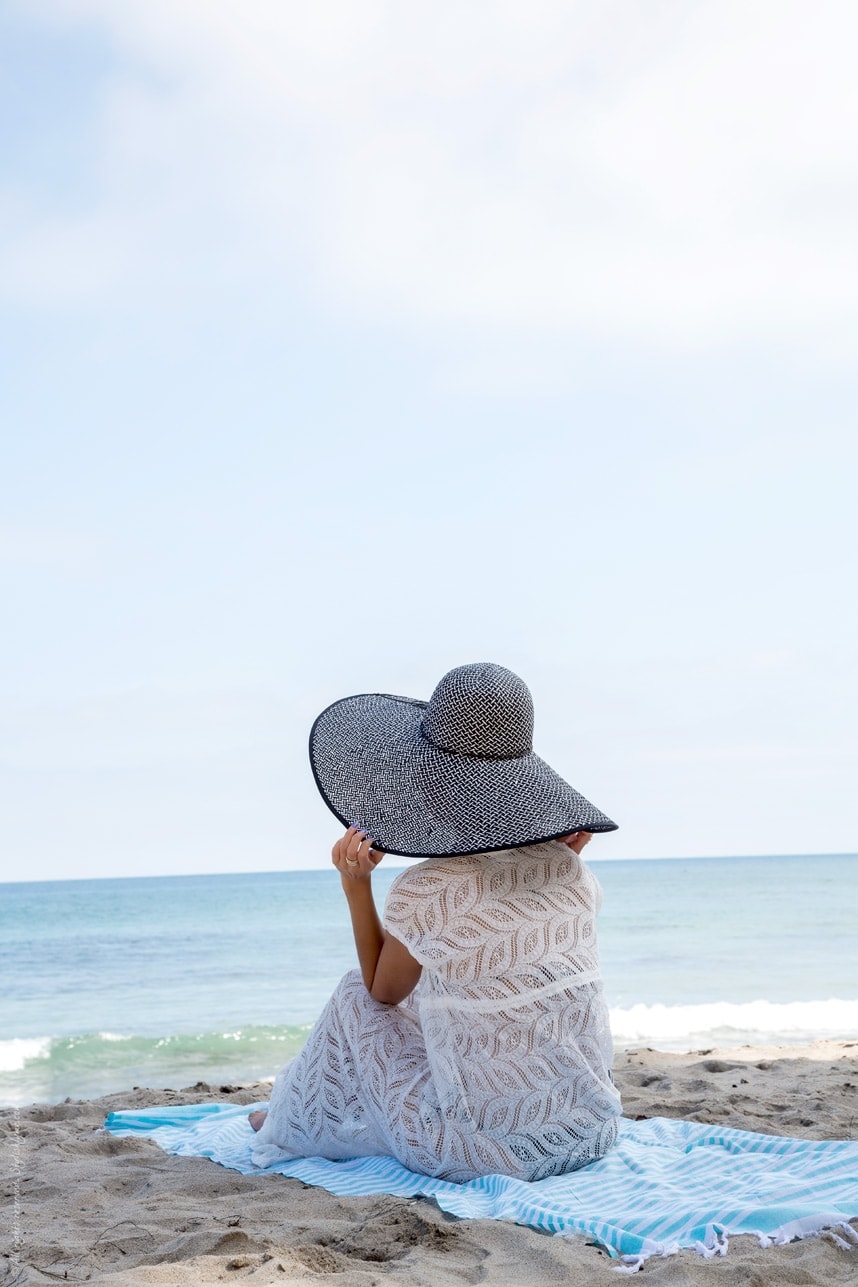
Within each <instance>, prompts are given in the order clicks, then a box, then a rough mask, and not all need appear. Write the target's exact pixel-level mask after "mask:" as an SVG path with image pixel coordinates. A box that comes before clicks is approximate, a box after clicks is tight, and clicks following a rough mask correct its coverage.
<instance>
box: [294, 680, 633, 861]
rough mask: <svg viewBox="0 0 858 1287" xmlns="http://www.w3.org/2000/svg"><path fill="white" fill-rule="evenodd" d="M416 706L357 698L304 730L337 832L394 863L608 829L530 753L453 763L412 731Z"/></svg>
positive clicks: (608, 823)
mask: <svg viewBox="0 0 858 1287" xmlns="http://www.w3.org/2000/svg"><path fill="white" fill-rule="evenodd" d="M426 706H427V703H426V702H423V701H418V700H415V699H414V698H410V697H395V696H394V695H393V694H391V693H359V694H357V695H356V696H354V697H344V698H342V699H341V700H340V701H337V702H334V703H333V704H332V705H331V706H328V707H327V708H326V709H325V710H323V711H322V713H321V715H319V717H318V718H317V720H316V721H315V723H314V724H313V727H312V729H311V730H310V764H311V767H312V770H313V776H314V777H315V779H316V785H317V787H318V788H319V791H320V793H321V795H322V798H323V800H324V801H325V803H326V804H327V806H328V808H329V809H330V810H331V812H332V813H333V814H334V815H335V817H337V818H338V819H339V820H340V822H341V823H343V825H344V826H351V825H353V824H356V825H358V826H360V827H362V828H363V829H364V830H365V831H366V832H367V834H368V835H369V836H370V838H371V839H372V840H374V841H375V843H376V845H377V847H378V848H379V849H382V850H384V851H385V853H393V854H399V855H401V856H402V857H404V858H433V857H445V856H448V855H451V854H472V853H490V852H492V851H493V850H501V849H518V848H521V847H522V846H524V845H534V844H538V843H539V842H540V841H544V840H555V839H556V838H557V837H558V836H565V835H568V834H569V833H570V832H573V831H592V832H603V831H616V829H617V824H616V823H615V822H613V821H612V820H611V819H610V818H609V817H607V815H606V814H604V813H602V812H601V810H599V809H597V808H596V807H595V805H592V804H591V803H590V801H589V800H587V799H585V798H584V796H583V795H581V793H580V792H579V791H576V790H575V788H574V787H571V786H570V785H569V783H568V782H566V781H564V779H563V778H561V777H560V775H559V774H558V773H555V771H554V769H552V768H551V767H550V765H548V764H546V763H545V761H544V760H541V759H540V758H539V756H538V755H534V754H532V753H531V754H529V755H522V756H517V757H516V758H514V759H508V760H489V759H480V758H477V757H474V756H465V755H456V754H452V753H450V752H449V751H444V750H442V749H440V748H439V747H437V746H435V745H433V743H432V742H430V741H429V740H428V738H426V737H425V735H424V734H423V731H422V719H423V712H424V711H425V709H426Z"/></svg>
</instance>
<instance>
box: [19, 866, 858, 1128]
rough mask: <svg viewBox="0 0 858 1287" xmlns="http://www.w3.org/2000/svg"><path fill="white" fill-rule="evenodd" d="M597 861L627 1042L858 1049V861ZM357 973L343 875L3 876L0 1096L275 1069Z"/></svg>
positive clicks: (172, 1083)
mask: <svg viewBox="0 0 858 1287" xmlns="http://www.w3.org/2000/svg"><path fill="white" fill-rule="evenodd" d="M590 866H591V867H592V870H593V871H594V872H595V873H596V875H597V876H598V878H599V880H600V882H601V884H602V887H603V890H604V905H603V909H602V915H601V917H600V919H599V941H600V946H601V958H602V972H603V977H604V981H605V988H606V992H607V997H608V1001H609V1005H610V1009H611V1023H612V1028H613V1033H614V1040H615V1044H616V1045H617V1046H629V1045H647V1046H652V1047H654V1048H656V1049H662V1050H689V1049H701V1048H709V1047H712V1046H715V1045H725V1044H729V1045H736V1044H742V1043H745V1042H751V1043H768V1042H773V1043H787V1044H791V1043H795V1044H801V1043H803V1042H808V1041H811V1040H813V1039H814V1038H817V1037H839V1038H847V1039H848V1038H858V896H856V895H858V855H833V856H832V855H824V854H819V855H812V856H802V857H763V858H761V857H754V858H698V859H690V860H687V861H685V860H680V859H669V860H668V859H664V860H657V859H652V860H639V861H634V862H631V861H629V862H617V861H611V862H598V861H594V862H593V863H591V864H590ZM397 870H398V869H397V868H396V867H394V866H393V865H387V864H385V865H384V866H383V867H380V868H379V870H378V872H377V873H376V875H375V877H374V885H375V888H376V892H377V901H378V902H379V904H381V903H382V902H383V899H384V895H385V894H386V892H387V889H388V887H389V885H390V882H391V880H392V879H393V877H394V876H395V874H396V871H397ZM355 964H356V958H355V954H354V947H353V944H352V937H351V930H350V926H349V920H348V914H347V911H346V906H345V901H344V899H343V897H342V893H341V891H340V888H339V880H338V877H337V876H336V873H335V872H334V871H333V870H331V869H329V870H327V871H305V872H278V873H271V872H268V873H257V874H241V875H232V876H224V875H221V876H172V877H152V878H128V879H115V880H80V881H50V882H39V883H15V884H0V980H2V982H0V1105H2V1106H4V1107H5V1106H10V1105H15V1104H26V1103H30V1102H32V1101H36V1100H41V1101H50V1102H56V1101H59V1100H62V1099H64V1098H66V1097H67V1096H71V1097H74V1098H77V1097H91V1096H94V1095H101V1094H107V1093H110V1092H112V1091H118V1090H124V1089H128V1088H130V1087H131V1086H143V1085H145V1086H157V1087H167V1086H169V1087H172V1088H174V1089H179V1088H180V1087H183V1086H187V1085H192V1084H193V1083H194V1082H196V1081H206V1082H209V1083H211V1084H217V1085H220V1084H236V1083H241V1082H244V1081H247V1080H249V1079H253V1078H260V1077H271V1076H273V1075H274V1074H275V1073H276V1071H277V1069H278V1068H279V1067H280V1066H281V1064H283V1063H284V1062H285V1061H286V1059H287V1058H289V1057H290V1056H291V1055H293V1054H295V1053H296V1052H297V1051H298V1050H299V1049H300V1047H301V1045H302V1044H303V1042H304V1040H305V1039H306V1036H307V1033H308V1032H309V1029H310V1027H311V1025H312V1024H313V1022H314V1021H315V1019H316V1017H317V1016H318V1014H319V1012H320V1011H321V1009H322V1006H323V1005H324V1003H325V1000H326V998H327V996H328V995H329V993H330V992H331V990H332V988H333V987H334V985H335V983H336V982H337V980H338V979H339V978H340V976H341V975H342V974H343V973H344V972H345V971H346V970H348V969H351V968H352V967H353V966H354V965H355Z"/></svg>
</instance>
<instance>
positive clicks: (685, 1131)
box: [105, 1104, 858, 1270]
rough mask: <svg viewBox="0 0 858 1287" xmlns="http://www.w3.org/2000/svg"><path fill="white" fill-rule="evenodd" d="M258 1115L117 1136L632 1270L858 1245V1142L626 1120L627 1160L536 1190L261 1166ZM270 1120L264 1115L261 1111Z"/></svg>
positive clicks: (217, 1115) (389, 1163)
mask: <svg viewBox="0 0 858 1287" xmlns="http://www.w3.org/2000/svg"><path fill="white" fill-rule="evenodd" d="M253 1107H254V1106H253V1105H236V1104H194V1105H185V1106H180V1107H157V1108H149V1109H145V1110H142V1111H134V1112H119V1113H111V1114H110V1116H109V1117H108V1118H107V1121H106V1123H105V1128H106V1129H107V1130H108V1131H111V1132H112V1133H113V1134H115V1135H126V1136H130V1135H139V1136H145V1137H147V1138H149V1139H152V1140H154V1141H155V1142H157V1143H158V1144H159V1145H160V1146H161V1148H162V1149H164V1150H165V1151H166V1152H168V1153H175V1154H179V1155H181V1156H185V1157H188V1156H190V1157H208V1158H211V1160H212V1161H213V1162H218V1163H219V1164H220V1165H221V1166H226V1167H229V1168H230V1169H232V1170H235V1171H241V1172H242V1173H244V1174H256V1175H258V1174H269V1173H275V1172H276V1173H278V1174H280V1175H286V1176H291V1177H293V1178H295V1179H298V1180H302V1181H303V1182H304V1183H305V1184H314V1185H318V1186H320V1187H321V1188H324V1189H327V1190H328V1191H329V1192H331V1193H335V1194H337V1195H338V1196H341V1197H346V1196H357V1195H366V1194H377V1193H388V1194H394V1195H396V1196H400V1197H418V1196H422V1197H431V1198H434V1199H435V1201H436V1202H437V1203H438V1205H439V1206H440V1207H441V1208H442V1209H443V1210H444V1211H448V1212H450V1213H451V1214H452V1215H456V1216H461V1217H466V1218H469V1219H475V1218H477V1219H491V1220H512V1221H515V1222H516V1223H517V1224H525V1225H531V1226H533V1227H534V1228H536V1229H542V1230H544V1231H546V1232H548V1233H554V1234H561V1235H566V1236H573V1235H576V1234H580V1235H583V1236H585V1237H586V1238H587V1239H588V1240H590V1241H592V1242H595V1243H598V1244H599V1245H600V1246H603V1247H605V1248H606V1249H607V1250H608V1251H609V1252H610V1254H611V1255H612V1256H614V1257H617V1258H619V1260H620V1262H621V1264H622V1265H623V1267H625V1268H628V1269H630V1270H631V1269H636V1268H638V1267H639V1266H640V1265H641V1264H642V1263H643V1262H644V1260H646V1259H647V1258H648V1257H650V1256H654V1255H660V1256H665V1255H670V1254H671V1253H672V1252H674V1251H677V1250H679V1248H680V1247H693V1248H695V1249H696V1250H697V1251H699V1252H700V1253H701V1254H703V1255H707V1256H713V1255H723V1254H724V1253H725V1251H726V1250H727V1240H728V1238H729V1236H730V1235H731V1234H740V1233H750V1234H755V1235H756V1236H757V1237H758V1238H759V1240H760V1242H761V1244H762V1245H763V1246H769V1245H771V1244H772V1243H780V1242H788V1241H790V1240H791V1239H793V1238H796V1237H807V1236H808V1235H810V1234H814V1233H818V1232H820V1231H821V1230H822V1229H825V1228H830V1229H835V1230H838V1231H839V1233H838V1234H837V1235H835V1236H836V1237H837V1240H838V1241H839V1242H840V1243H841V1245H844V1246H845V1245H854V1244H855V1243H858V1235H856V1233H855V1230H854V1229H853V1228H852V1227H851V1226H850V1225H849V1224H848V1221H850V1220H853V1219H855V1218H858V1142H854V1141H836V1140H835V1141H831V1140H826V1141H816V1140H800V1139H785V1138H781V1137H779V1136H774V1135H758V1134H754V1133H751V1132H749V1131H739V1130H734V1129H732V1128H730V1127H727V1126H707V1125H702V1124H701V1123H699V1122H683V1121H674V1120H670V1119H667V1118H650V1119H648V1120H646V1121H641V1122H632V1121H628V1120H626V1119H623V1121H622V1123H621V1128H620V1136H619V1140H618V1142H617V1145H616V1146H615V1148H613V1149H612V1150H611V1152H610V1153H608V1154H607V1155H606V1156H605V1157H603V1158H600V1159H599V1161H597V1162H593V1163H592V1164H591V1165H589V1166H587V1167H584V1168H583V1169H582V1170H580V1171H574V1172H572V1174H570V1175H562V1176H553V1177H551V1178H549V1179H546V1180H540V1181H539V1182H537V1183H535V1184H527V1183H525V1182H523V1181H521V1180H513V1179H510V1178H509V1177H508V1176H504V1175H488V1176H484V1177H482V1178H481V1179H478V1180H471V1181H470V1182H469V1183H467V1184H452V1183H450V1182H448V1181H446V1180H436V1179H432V1178H430V1177H428V1176H425V1175H415V1174H414V1173H413V1172H411V1171H407V1170H406V1169H405V1168H404V1167H403V1166H400V1165H399V1163H398V1162H396V1161H394V1160H393V1159H392V1158H386V1157H362V1158H355V1159H353V1160H351V1161H348V1162H329V1161H327V1160H326V1159H324V1158H317V1157H316V1158H298V1159H294V1160H291V1161H288V1160H287V1161H283V1160H278V1161H277V1162H276V1163H274V1164H272V1165H270V1166H267V1167H258V1166H255V1165H254V1164H253V1162H252V1161H251V1148H252V1145H253V1142H254V1140H255V1136H254V1134H253V1131H252V1130H251V1127H250V1124H249V1122H248V1120H247V1114H248V1112H250V1111H251V1110H252V1108H253ZM257 1107H260V1108H264V1107H265V1105H264V1104H260V1105H257Z"/></svg>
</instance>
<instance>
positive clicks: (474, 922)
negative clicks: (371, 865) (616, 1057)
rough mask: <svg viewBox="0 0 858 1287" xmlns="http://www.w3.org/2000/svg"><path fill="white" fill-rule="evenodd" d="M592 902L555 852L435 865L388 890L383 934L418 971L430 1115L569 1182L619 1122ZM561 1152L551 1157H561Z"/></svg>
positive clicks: (540, 849)
mask: <svg viewBox="0 0 858 1287" xmlns="http://www.w3.org/2000/svg"><path fill="white" fill-rule="evenodd" d="M600 902H601V890H600V888H599V884H598V882H597V881H596V879H595V877H594V876H593V875H592V873H591V872H590V871H589V870H588V868H587V867H586V866H585V864H584V863H583V862H582V860H581V859H580V858H579V857H578V855H577V854H575V853H574V852H572V851H571V850H570V849H568V848H567V847H566V846H565V845H562V844H560V843H558V842H556V841H548V842H545V843H542V844H539V845H532V846H529V847H528V848H526V849H519V850H507V851H504V852H501V853H495V854H475V855H469V856H467V857H460V858H434V859H429V860H428V861H426V862H424V863H421V864H420V865H419V866H417V867H413V868H411V869H409V870H408V871H406V872H403V874H402V875H401V876H399V877H397V879H396V881H394V883H393V885H392V886H391V889H390V893H389V895H388V899H387V903H386V907H385V925H386V927H387V928H388V930H389V931H390V933H392V934H394V935H396V937H397V938H399V939H400V940H401V941H402V942H404V943H405V944H406V946H407V947H408V949H409V951H410V952H411V953H412V955H413V956H414V957H415V958H416V959H417V960H418V961H420V963H421V964H422V966H423V974H422V976H421V979H420V983H419V985H418V988H417V991H416V993H415V998H414V1000H415V1002H416V1006H417V1010H418V1013H419V1017H420V1026H421V1028H422V1031H423V1036H424V1039H425V1043H426V1054H427V1059H428V1063H429V1067H430V1069H431V1074H432V1084H433V1090H434V1096H435V1098H436V1099H437V1107H438V1109H439V1110H440V1111H441V1113H442V1114H443V1116H444V1118H445V1119H446V1121H447V1122H448V1123H450V1122H456V1123H457V1124H458V1125H459V1127H460V1128H463V1129H465V1130H472V1131H475V1132H477V1133H479V1134H485V1135H488V1136H491V1137H494V1138H495V1139H504V1140H507V1141H512V1140H513V1138H514V1139H515V1148H516V1150H517V1153H518V1156H519V1158H520V1160H521V1161H524V1160H525V1158H526V1157H529V1158H531V1159H532V1160H533V1163H534V1165H538V1164H539V1163H540V1162H544V1163H548V1169H547V1170H546V1172H545V1173H550V1172H551V1170H553V1169H555V1166H553V1165H552V1164H551V1162H550V1161H549V1158H551V1157H553V1159H554V1164H555V1165H556V1169H567V1168H566V1167H564V1166H563V1163H562V1154H563V1152H564V1150H568V1152H569V1154H570V1155H572V1154H574V1153H576V1152H577V1151H578V1149H579V1148H580V1147H581V1146H584V1147H586V1141H587V1140H588V1139H590V1138H593V1139H595V1137H601V1135H602V1133H603V1129H604V1127H605V1125H606V1124H607V1123H610V1122H611V1121H613V1119H614V1118H616V1117H618V1116H619V1113H620V1102H619V1096H618V1095H617V1092H616V1091H615V1089H614V1086H613V1083H612V1081H611V1078H610V1071H609V1070H610V1066H611V1058H612V1045H611V1036H610V1028H609V1025H608V1015H607V1008H606V1006H605V1002H604V997H603V994H602V987H601V982H600V978H599V960H598V948H597V942H596V934H595V916H596V912H597V911H598V908H599V904H600ZM558 1150H559V1154H560V1155H558Z"/></svg>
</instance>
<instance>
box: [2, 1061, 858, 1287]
mask: <svg viewBox="0 0 858 1287" xmlns="http://www.w3.org/2000/svg"><path fill="white" fill-rule="evenodd" d="M615 1075H616V1079H617V1083H618V1085H619V1087H620V1090H621V1092H622V1095H623V1104H624V1110H625V1113H626V1115H627V1116H629V1117H636V1116H639V1115H640V1116H648V1117H653V1116H664V1117H683V1118H690V1119H692V1120H695V1121H704V1122H721V1123H725V1124H727V1125H730V1126H737V1127H742V1128H745V1129H748V1130H756V1131H765V1132H769V1133H772V1134H780V1135H795V1136H802V1137H804V1138H807V1139H855V1138H856V1137H858V1042H818V1043H816V1044H814V1045H812V1046H802V1047H779V1048H774V1047H750V1046H743V1047H741V1048H739V1049H734V1050H707V1051H696V1052H693V1053H690V1054H664V1053H658V1052H654V1051H652V1050H628V1051H625V1052H622V1053H621V1054H620V1055H619V1056H618V1058H617V1061H616V1068H615ZM268 1090H269V1087H268V1085H267V1084H265V1083H257V1084H255V1085H246V1086H241V1087H227V1086H224V1087H218V1086H211V1087H209V1086H205V1085H203V1084H202V1083H199V1084H198V1085H197V1086H195V1087H192V1088H186V1089H182V1090H164V1089H151V1090H150V1089H146V1090H143V1089H136V1090H133V1091H129V1092H126V1093H123V1094H116V1095H108V1096H105V1097H104V1098H101V1099H96V1100H83V1101H81V1100H67V1101H66V1102H65V1103H62V1104H54V1105H34V1106H32V1107H30V1108H26V1109H20V1110H11V1109H7V1110H4V1111H3V1112H2V1113H0V1139H2V1168H0V1171H2V1194H3V1208H2V1215H0V1250H2V1253H3V1254H2V1256H0V1284H4V1287H5V1285H7V1284H25V1283H57V1282H72V1283H74V1282H95V1283H104V1284H111V1285H113V1287H132V1285H136V1284H152V1285H153V1287H155V1285H157V1287H172V1285H173V1284H175V1285H176V1287H180V1285H182V1284H195V1285H199V1284H209V1283H211V1284H214V1283H241V1282H245V1281H247V1282H249V1283H252V1284H254V1285H259V1287H262V1285H263V1284H268V1283H277V1284H303V1285H305V1287H309V1285H310V1284H314V1285H315V1287H318V1285H319V1284H320V1283H322V1282H325V1281H326V1280H329V1281H331V1282H332V1284H336V1287H371V1285H372V1284H377V1285H378V1287H387V1285H390V1287H393V1285H394V1284H403V1285H405V1284H407V1285H408V1287H424V1285H425V1287H446V1285H447V1284H462V1283H489V1284H498V1287H504V1285H508V1287H524V1285H525V1284H539V1287H553V1285H554V1284H561V1283H562V1284H564V1285H565V1287H583V1284H595V1285H596V1287H598V1284H601V1283H604V1284H613V1285H615V1284H616V1283H617V1282H622V1281H624V1279H623V1278H622V1277H618V1276H617V1272H616V1269H615V1267H614V1262H612V1261H611V1260H610V1259H609V1257H608V1256H607V1255H606V1254H605V1253H604V1252H603V1251H600V1250H599V1249H598V1248H597V1247H594V1246H590V1245H588V1244H587V1243H586V1242H585V1241H584V1240H582V1239H566V1238H556V1237H550V1236H548V1235H546V1234H542V1233H537V1232H536V1231H534V1230H531V1229H526V1228H522V1227H520V1226H518V1225H514V1224H509V1223H504V1222H502V1221H494V1220H456V1219H455V1218H453V1217H450V1216H447V1215H444V1214H443V1213H442V1212H441V1211H440V1210H439V1209H438V1207H437V1206H435V1204H434V1203H433V1202H430V1201H426V1200H424V1199H412V1200H403V1199H399V1198H389V1197H372V1198H336V1197H333V1196H331V1195H330V1194H328V1193H326V1192H325V1191H324V1190H322V1189H315V1188H309V1187H307V1186H305V1185H304V1184H302V1183H300V1182H299V1181H297V1180H287V1179H284V1178H282V1177H280V1176H258V1177H254V1176H242V1175H239V1174H237V1173H236V1172H233V1171H227V1170H224V1169H223V1168H222V1167H219V1166H216V1165H215V1164H214V1163H211V1162H208V1161H205V1160H203V1159H196V1158H180V1157H170V1156H167V1155H166V1154H164V1153H162V1152H161V1150H160V1149H159V1148H158V1147H157V1146H156V1145H155V1144H153V1143H152V1142H151V1141H147V1140H137V1139H117V1138H115V1137H114V1136H111V1135H107V1134H105V1133H103V1132H100V1130H99V1128H100V1127H101V1125H102V1123H103V1121H104V1117H105V1115H106V1113H107V1112H109V1111H110V1110H111V1109H119V1108H142V1107H145V1106H147V1105H150V1104H156V1103H171V1102H173V1103H192V1102H197V1101H200V1100H211V1099H218V1100H224V1101H230V1102H233V1103H252V1102H254V1101H256V1100H258V1099H265V1098H266V1097H267V1094H268ZM855 1226H856V1228H858V1221H856V1222H855ZM645 1280H650V1281H653V1282H655V1281H658V1282H662V1283H666V1284H675V1285H679V1284H703V1283H706V1284H718V1285H719V1287H740V1284H741V1287H756V1285H757V1284H768V1283H771V1284H810V1285H811V1287H812V1285H813V1284H819V1285H820V1287H822V1284H825V1285H826V1287H828V1284H839V1283H844V1284H845V1283H852V1284H855V1283H856V1282H858V1249H855V1250H851V1251H846V1250H843V1249H842V1248H841V1247H839V1246H837V1245H836V1243H835V1242H834V1240H833V1239H832V1238H831V1237H830V1236H829V1235H827V1234H825V1233H823V1234H821V1235H820V1236H818V1237H815V1238H808V1239H805V1240H804V1241H801V1242H793V1243H790V1244H789V1245H786V1246H781V1247H772V1248H769V1249H767V1250H764V1249H762V1248H760V1247H759V1245H758V1244H757V1241H756V1239H754V1238H750V1237H741V1238H739V1237H737V1238H733V1239H731V1242H730V1248H729V1252H728V1254H727V1256H726V1257H724V1258H723V1259H722V1258H717V1259H714V1260H704V1259H702V1258H701V1257H699V1256H697V1255H696V1254H695V1253H694V1252H693V1251H683V1252H681V1253H680V1254H678V1255H675V1256H671V1257H668V1258H666V1259H652V1260H649V1261H648V1262H647V1263H646V1265H645V1266H644V1267H643V1269H642V1270H641V1271H640V1274H639V1275H638V1278H637V1279H636V1280H635V1281H640V1282H643V1281H645Z"/></svg>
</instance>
